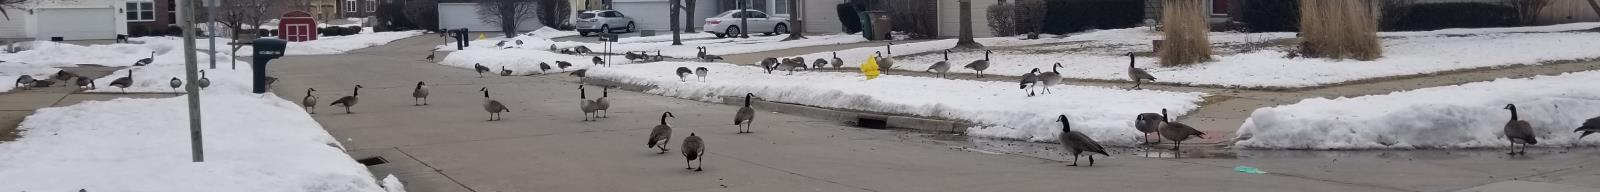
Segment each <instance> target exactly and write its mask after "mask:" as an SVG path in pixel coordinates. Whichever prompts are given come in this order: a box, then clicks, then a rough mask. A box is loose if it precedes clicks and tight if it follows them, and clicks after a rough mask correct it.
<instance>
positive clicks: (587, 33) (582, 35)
mask: <svg viewBox="0 0 1600 192" xmlns="http://www.w3.org/2000/svg"><path fill="white" fill-rule="evenodd" d="M578 36H579V37H588V36H589V32H578Z"/></svg>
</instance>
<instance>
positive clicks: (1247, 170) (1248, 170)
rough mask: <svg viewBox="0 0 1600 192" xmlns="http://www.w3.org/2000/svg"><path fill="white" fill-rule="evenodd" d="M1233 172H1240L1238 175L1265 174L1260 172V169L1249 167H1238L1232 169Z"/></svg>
mask: <svg viewBox="0 0 1600 192" xmlns="http://www.w3.org/2000/svg"><path fill="white" fill-rule="evenodd" d="M1233 170H1234V171H1238V172H1240V173H1249V174H1267V172H1266V171H1261V169H1257V168H1255V167H1250V166H1238V167H1233Z"/></svg>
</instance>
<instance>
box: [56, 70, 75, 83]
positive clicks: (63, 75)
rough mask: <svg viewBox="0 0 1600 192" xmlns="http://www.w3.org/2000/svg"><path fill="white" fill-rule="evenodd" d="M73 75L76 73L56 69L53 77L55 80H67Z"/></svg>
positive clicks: (73, 76)
mask: <svg viewBox="0 0 1600 192" xmlns="http://www.w3.org/2000/svg"><path fill="white" fill-rule="evenodd" d="M75 77H78V74H77V73H72V72H67V70H59V71H56V76H55V77H54V78H55V79H56V80H61V81H67V80H72V78H75Z"/></svg>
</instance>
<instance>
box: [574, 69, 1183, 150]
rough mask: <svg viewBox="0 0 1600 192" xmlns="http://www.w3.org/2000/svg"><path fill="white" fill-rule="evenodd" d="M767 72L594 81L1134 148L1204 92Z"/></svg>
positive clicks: (610, 74)
mask: <svg viewBox="0 0 1600 192" xmlns="http://www.w3.org/2000/svg"><path fill="white" fill-rule="evenodd" d="M677 67H689V68H690V69H693V68H696V67H707V68H709V69H710V71H711V73H710V75H709V76H708V78H707V80H706V81H705V82H698V81H696V80H693V79H695V77H694V76H690V79H691V80H690V81H689V82H680V81H679V78H678V76H677V75H675V74H674V70H675V69H676V68H677ZM786 73H787V72H782V71H780V72H775V74H770V75H769V74H764V73H762V70H761V69H760V68H757V67H748V66H736V65H731V64H725V63H697V62H664V63H654V64H648V65H625V66H618V67H607V68H594V69H591V71H590V72H589V74H588V75H589V76H590V78H600V79H606V80H611V81H616V82H620V83H626V84H633V85H643V86H654V87H655V89H652V90H648V91H646V92H648V93H651V94H659V95H664V96H670V97H678V98H685V99H695V100H703V101H720V99H719V97H724V96H732V97H742V96H743V95H744V94H745V93H755V95H756V97H759V99H762V100H768V101H776V102H784V103H797V104H803V105H810V106H819V107H828V108H841V109H851V110H862V111H873V112H883V113H896V114H910V115H917V116H929V117H938V118H945V119H957V120H964V121H971V122H977V123H980V124H986V125H988V126H985V127H978V128H972V129H969V130H967V133H968V134H971V135H977V136H986V137H1000V138H1010V139H1023V140H1029V141H1055V135H1057V134H1058V133H1060V132H1061V127H1060V124H1059V123H1056V122H1055V120H1056V118H1055V117H1056V115H1063V114H1064V115H1067V117H1069V118H1071V120H1072V124H1073V129H1074V130H1076V131H1081V132H1084V134H1087V135H1089V136H1090V137H1093V138H1096V139H1097V140H1100V141H1101V142H1102V143H1105V144H1107V145H1133V144H1135V143H1136V142H1137V141H1138V136H1139V135H1140V134H1139V132H1138V131H1135V130H1134V128H1133V121H1132V120H1133V117H1134V116H1135V115H1137V114H1139V113H1149V112H1159V111H1161V109H1162V108H1166V109H1169V110H1170V111H1172V112H1175V113H1173V114H1172V115H1175V116H1176V115H1183V114H1184V113H1186V112H1187V111H1190V110H1193V109H1195V108H1197V107H1198V105H1197V103H1198V102H1200V101H1201V97H1203V96H1204V94H1202V93H1180V92H1167V91H1130V90H1123V89H1118V88H1105V87H1086V86H1067V85H1063V86H1056V87H1053V88H1052V90H1053V92H1055V94H1048V95H1040V96H1037V97H1026V96H1025V95H1026V94H1025V92H1024V91H1023V90H1019V89H1016V88H1015V87H1017V84H1015V83H1007V82H982V81H965V80H947V79H937V78H924V77H908V76H895V75H884V76H881V77H879V78H878V79H875V80H870V81H868V80H865V78H864V77H862V76H861V75H860V74H855V73H833V72H797V73H795V74H794V75H785V74H786Z"/></svg>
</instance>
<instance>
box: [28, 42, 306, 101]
mask: <svg viewBox="0 0 1600 192" xmlns="http://www.w3.org/2000/svg"><path fill="white" fill-rule="evenodd" d="M155 54H156V53H155V52H150V57H148V58H143V59H139V60H138V61H134V63H133V66H146V65H150V63H152V62H155ZM133 71H134V69H131V68H130V69H128V73H127V76H122V77H118V78H116V79H112V80H111V83H110V84H107V85H109V86H111V87H116V88H118V89H120V90H121V91H122V93H127V92H128V87H132V86H133ZM199 72H200V79H198V80H195V85H196V86H200V89H205V88H209V87H211V78H208V77H206V70H200V71H199ZM268 78H269V80H270V79H276V78H271V77H268ZM56 81H62V82H73V83H74V84H75V85H77V86H78V88H79V89H82V90H94V89H97V88H98V86H97V85H95V82H94V79H93V78H91V77H87V76H83V75H78V74H77V73H72V72H67V70H59V71H56V74H55V76H54V77H52V78H50V79H35V78H33V76H32V75H22V76H20V77H17V81H16V82H15V84H13V85H14V86H16V87H19V88H22V89H23V90H31V89H32V88H36V87H50V86H52V85H55V82H56ZM183 83H184V82H183V80H182V79H179V78H178V77H172V79H170V80H168V81H167V84H168V86H170V87H172V93H174V94H179V92H178V88H180V87H183Z"/></svg>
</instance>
